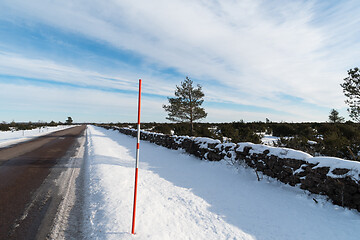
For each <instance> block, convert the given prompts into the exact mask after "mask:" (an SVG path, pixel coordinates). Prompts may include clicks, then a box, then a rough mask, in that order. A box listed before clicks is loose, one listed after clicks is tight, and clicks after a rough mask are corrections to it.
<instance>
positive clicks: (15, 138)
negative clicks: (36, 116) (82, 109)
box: [0, 125, 73, 147]
mask: <svg viewBox="0 0 360 240" xmlns="http://www.w3.org/2000/svg"><path fill="white" fill-rule="evenodd" d="M69 127H73V125H66V126H65V125H61V126H56V127H42V128H40V129H39V128H35V129H31V130H18V131H0V147H7V146H10V145H13V144H17V143H20V142H25V141H28V140H31V139H33V138H36V137H40V136H43V135H46V134H49V133H52V132H56V131H60V130H63V129H66V128H69Z"/></svg>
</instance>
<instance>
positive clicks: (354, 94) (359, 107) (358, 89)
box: [340, 68, 360, 122]
mask: <svg viewBox="0 0 360 240" xmlns="http://www.w3.org/2000/svg"><path fill="white" fill-rule="evenodd" d="M348 75H349V76H348V77H347V78H345V79H344V81H345V82H344V83H342V84H340V86H341V87H342V88H343V92H344V94H345V96H346V97H347V99H346V100H345V103H346V104H348V105H349V108H348V112H349V114H350V117H351V118H352V119H353V120H354V121H357V122H360V71H359V69H358V68H354V69H350V70H349V71H348Z"/></svg>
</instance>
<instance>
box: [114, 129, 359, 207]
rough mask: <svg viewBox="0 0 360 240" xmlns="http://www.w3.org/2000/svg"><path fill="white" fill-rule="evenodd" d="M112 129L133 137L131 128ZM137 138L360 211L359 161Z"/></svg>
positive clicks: (193, 140) (197, 140) (154, 136)
mask: <svg viewBox="0 0 360 240" xmlns="http://www.w3.org/2000/svg"><path fill="white" fill-rule="evenodd" d="M109 128H110V127H109ZM113 129H117V130H118V131H119V132H121V133H123V134H127V135H132V136H134V137H136V130H134V129H129V128H113ZM140 137H141V140H146V141H150V142H152V143H155V144H157V145H160V146H164V147H166V148H170V149H179V148H182V149H184V150H185V151H186V152H188V153H190V154H193V155H195V156H197V157H199V158H200V159H204V160H209V161H220V160H223V159H224V160H228V161H231V162H244V163H246V164H247V165H248V166H250V167H251V168H253V169H255V171H256V172H262V173H263V174H265V175H267V176H270V177H273V178H276V179H278V180H279V181H281V182H283V183H286V184H289V185H291V186H298V187H300V188H301V189H304V190H308V191H309V192H311V193H315V194H321V195H327V196H328V197H329V199H330V200H331V201H332V202H333V203H334V204H336V205H340V206H343V207H348V208H351V209H357V210H358V211H359V212H360V162H354V161H348V160H344V159H339V158H333V157H312V156H311V155H309V154H307V153H304V152H301V151H297V150H293V149H288V148H276V147H270V146H266V145H261V144H253V143H237V144H235V143H221V142H220V141H219V140H214V139H210V138H201V137H188V136H170V135H165V134H159V133H151V132H146V131H141V135H140Z"/></svg>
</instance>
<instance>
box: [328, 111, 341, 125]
mask: <svg viewBox="0 0 360 240" xmlns="http://www.w3.org/2000/svg"><path fill="white" fill-rule="evenodd" d="M329 120H330V122H332V123H341V122H343V121H344V118H343V117H341V116H339V112H338V111H336V110H335V109H332V110H331V111H330V115H329Z"/></svg>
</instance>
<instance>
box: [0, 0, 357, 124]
mask: <svg viewBox="0 0 360 240" xmlns="http://www.w3.org/2000/svg"><path fill="white" fill-rule="evenodd" d="M0 6H1V9H2V10H0V13H1V14H0V18H2V19H3V20H6V21H13V22H16V23H18V24H29V25H31V24H35V25H36V24H41V25H47V26H50V27H52V28H55V29H59V30H61V31H65V32H69V33H71V34H77V35H81V36H83V37H85V38H88V39H92V40H93V41H98V42H102V43H103V44H108V45H111V46H113V47H114V48H116V49H118V50H119V51H129V52H130V53H133V54H136V55H137V56H140V58H141V61H142V62H141V64H139V65H137V66H136V68H137V69H136V68H135V67H134V68H132V69H130V70H125V68H122V69H121V70H120V71H118V72H116V71H113V72H111V73H109V72H108V71H105V70H104V71H101V70H97V71H92V70H88V69H84V68H83V67H76V66H68V65H67V64H65V63H55V62H52V60H44V59H40V60H39V59H38V60H36V59H31V58H29V57H26V56H14V55H12V54H9V53H2V54H0V71H1V72H2V73H5V74H16V73H17V74H18V73H19V69H24V71H22V74H23V75H26V76H28V75H29V76H31V77H36V78H46V79H52V80H56V81H62V82H71V83H74V82H75V83H77V84H82V85H94V86H97V87H99V88H101V87H110V88H119V89H125V90H134V89H136V81H135V83H134V81H133V79H136V78H137V76H138V75H137V74H138V72H141V74H143V75H142V77H144V78H145V77H146V78H147V80H148V82H147V84H148V90H147V91H148V92H149V93H154V94H158V95H161V96H166V95H172V91H173V88H174V85H175V84H178V83H179V81H180V80H181V79H177V77H178V76H179V75H190V76H192V77H193V78H194V79H196V80H197V81H198V82H200V83H201V84H202V85H203V86H204V90H205V93H206V96H207V99H208V100H210V101H214V102H223V103H226V102H229V103H232V104H238V108H239V109H236V107H234V109H233V110H232V111H234V112H237V113H239V115H241V114H242V113H244V111H241V106H243V105H246V106H254V107H255V110H253V112H256V108H268V109H273V110H274V113H273V115H274V118H279V119H282V120H292V121H302V120H311V119H312V118H313V119H314V120H321V119H324V120H326V117H327V116H326V115H324V114H327V111H328V109H330V108H344V103H343V95H342V91H341V88H340V86H339V84H340V83H341V81H342V79H343V78H344V77H345V75H346V70H347V69H348V68H350V67H354V66H353V65H354V64H357V62H356V60H357V58H356V57H357V56H356V53H357V52H358V50H359V49H360V45H359V42H358V41H357V39H358V37H360V36H359V33H357V32H356V31H353V29H356V27H357V23H358V22H359V20H360V17H358V14H355V13H356V12H358V10H359V7H357V4H356V2H355V1H351V0H349V1H342V2H341V4H337V3H331V4H325V3H323V2H321V1H296V2H294V1H276V2H268V1H250V0H243V1H200V0H199V1H180V0H175V1H171V2H169V1H165V0H156V1H151V2H147V1H136V0H134V1H115V0H114V1H92V2H91V4H89V3H88V2H87V1H81V0H79V1H72V2H71V3H70V2H65V3H64V2H60V1H59V2H54V1H31V2H27V1H25V2H24V1H17V0H13V1H7V0H5V1H2V3H0ZM24 22H26V23H24ZM14 66H16V67H14ZM152 67H153V69H154V70H149V69H151V68H152ZM34 69H36V70H34ZM167 69H174V70H175V71H176V74H175V75H174V74H173V75H172V74H167V75H166V76H165V74H164V70H167ZM137 70H138V72H136V71H137ZM144 75H145V76H144ZM144 82H146V81H144ZM144 89H146V88H144ZM284 96H291V97H290V98H287V97H284ZM160 105H161V104H160ZM239 110H240V111H239ZM319 110H320V111H319ZM157 111H158V112H161V111H162V109H161V108H160V109H158V110H157ZM215 112H216V111H214V114H215ZM256 114H258V113H256ZM266 114H269V113H266ZM223 116H224V115H223ZM229 116H230V115H229ZM281 117H283V118H281ZM226 119H228V117H226V118H225V117H224V120H226ZM228 120H230V119H228ZM249 120H251V119H249Z"/></svg>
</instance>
